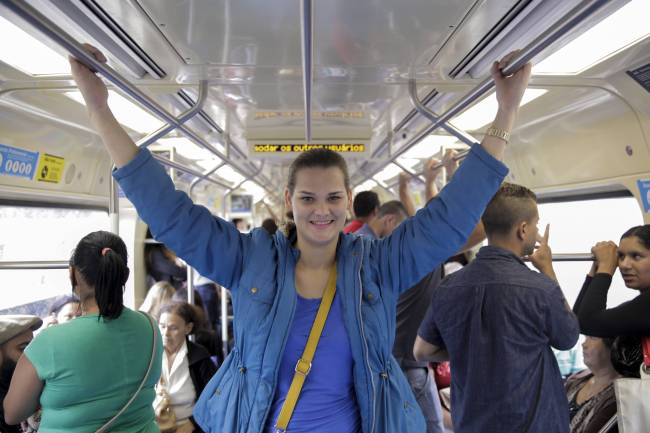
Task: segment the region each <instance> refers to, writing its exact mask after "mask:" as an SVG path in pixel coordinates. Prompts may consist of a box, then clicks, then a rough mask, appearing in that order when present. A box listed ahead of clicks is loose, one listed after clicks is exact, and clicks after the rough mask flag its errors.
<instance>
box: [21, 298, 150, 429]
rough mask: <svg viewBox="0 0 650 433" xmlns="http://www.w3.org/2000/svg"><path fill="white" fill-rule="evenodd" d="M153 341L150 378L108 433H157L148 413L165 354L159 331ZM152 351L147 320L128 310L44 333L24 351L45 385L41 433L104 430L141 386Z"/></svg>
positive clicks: (85, 318) (68, 324) (55, 327)
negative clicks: (154, 347)
mask: <svg viewBox="0 0 650 433" xmlns="http://www.w3.org/2000/svg"><path fill="white" fill-rule="evenodd" d="M156 338H157V340H158V350H157V353H156V357H155V359H154V364H153V367H152V369H151V372H150V374H149V377H148V379H147V381H146V383H145V385H144V386H143V388H142V390H141V391H140V393H139V394H138V397H137V398H136V399H135V400H134V401H133V403H131V405H130V406H129V408H128V409H127V410H126V412H124V413H123V414H122V415H120V417H119V418H118V419H117V420H116V421H115V424H113V426H112V427H111V429H110V431H111V432H124V433H127V432H128V433H135V432H138V433H140V432H141V433H153V432H159V430H158V427H157V426H156V423H155V417H154V412H153V408H152V403H153V399H154V396H155V391H154V385H155V384H156V382H157V381H158V379H159V378H160V369H161V362H162V351H163V347H162V339H161V337H160V332H159V331H158V327H156ZM151 346H152V331H151V324H150V322H149V320H148V319H147V318H146V317H145V316H144V315H143V314H141V313H136V312H135V311H132V310H129V309H128V308H124V310H123V311H122V314H120V316H119V317H118V318H117V319H114V320H104V319H99V320H98V315H97V314H92V315H88V316H81V317H79V318H77V319H74V320H72V321H70V322H68V323H64V324H62V325H57V326H53V327H50V328H47V329H45V330H43V331H42V332H41V333H40V334H39V335H38V336H37V337H36V338H35V339H34V340H33V341H32V342H31V343H30V345H29V346H28V347H27V349H26V350H25V355H26V356H27V358H28V359H29V360H30V361H31V363H32V364H33V365H34V368H35V369H36V372H37V374H38V377H39V378H40V379H41V380H43V382H45V387H44V388H43V393H42V394H41V400H40V403H41V406H42V409H43V413H42V418H41V426H40V428H39V430H38V431H39V433H88V432H94V431H95V430H97V429H98V428H100V427H101V426H102V425H104V423H105V422H106V421H108V420H109V419H110V418H112V417H113V416H114V415H115V414H116V413H117V412H118V411H119V410H120V409H121V408H122V406H124V404H125V403H126V402H127V401H128V400H129V399H130V398H131V396H132V395H133V393H134V392H135V391H136V389H137V388H138V385H140V382H141V381H142V378H143V377H144V374H145V373H146V371H147V366H148V365H149V359H150V357H151Z"/></svg>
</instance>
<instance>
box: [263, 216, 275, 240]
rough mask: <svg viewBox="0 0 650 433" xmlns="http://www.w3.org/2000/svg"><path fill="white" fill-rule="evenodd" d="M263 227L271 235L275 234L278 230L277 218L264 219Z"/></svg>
mask: <svg viewBox="0 0 650 433" xmlns="http://www.w3.org/2000/svg"><path fill="white" fill-rule="evenodd" d="M262 227H263V228H264V229H265V230H266V231H267V232H269V234H270V235H271V236H273V235H274V234H275V232H277V231H278V225H277V224H276V223H275V220H274V219H273V218H267V219H265V220H264V221H262Z"/></svg>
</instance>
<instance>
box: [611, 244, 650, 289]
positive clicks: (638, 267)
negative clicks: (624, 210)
mask: <svg viewBox="0 0 650 433" xmlns="http://www.w3.org/2000/svg"><path fill="white" fill-rule="evenodd" d="M618 269H619V270H620V271H621V276H622V277H623V281H625V285H626V286H627V287H629V288H630V289H636V290H640V291H644V290H647V289H648V288H650V250H648V249H647V248H646V247H645V246H644V245H643V243H642V242H641V241H640V240H639V238H638V237H636V236H630V237H626V238H623V239H621V243H620V244H619V246H618Z"/></svg>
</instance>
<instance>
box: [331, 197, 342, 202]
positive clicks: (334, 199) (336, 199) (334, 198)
mask: <svg viewBox="0 0 650 433" xmlns="http://www.w3.org/2000/svg"><path fill="white" fill-rule="evenodd" d="M339 200H341V197H330V201H339Z"/></svg>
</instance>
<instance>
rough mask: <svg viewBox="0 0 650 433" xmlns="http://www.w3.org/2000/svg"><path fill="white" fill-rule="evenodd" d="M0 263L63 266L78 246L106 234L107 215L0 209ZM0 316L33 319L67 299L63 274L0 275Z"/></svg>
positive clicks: (60, 271) (22, 272) (59, 271)
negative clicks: (96, 233) (98, 233)
mask: <svg viewBox="0 0 650 433" xmlns="http://www.w3.org/2000/svg"><path fill="white" fill-rule="evenodd" d="M0 221H2V224H0V261H41V260H45V261H50V260H66V261H67V260H68V259H69V258H70V255H71V254H72V250H73V249H74V247H75V246H76V244H77V242H79V240H80V239H81V238H82V237H83V236H85V235H86V234H88V233H90V232H92V231H96V230H108V229H109V223H110V220H109V218H108V213H107V212H105V211H98V210H87V209H64V208H42V207H20V206H0ZM0 278H2V287H1V288H0V293H1V294H0V314H2V313H3V312H4V314H8V313H15V314H19V313H23V314H38V315H40V314H41V313H42V312H44V311H45V310H47V307H49V302H50V301H51V299H52V297H55V296H58V295H64V294H69V293H70V290H71V288H70V280H69V278H68V270H67V269H36V270H33V269H30V270H6V269H0Z"/></svg>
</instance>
